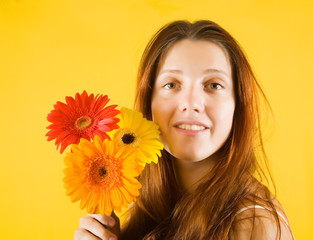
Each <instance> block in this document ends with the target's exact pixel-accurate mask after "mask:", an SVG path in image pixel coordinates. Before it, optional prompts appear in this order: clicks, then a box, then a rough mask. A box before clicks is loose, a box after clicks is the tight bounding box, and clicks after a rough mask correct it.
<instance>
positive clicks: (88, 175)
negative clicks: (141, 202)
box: [64, 136, 143, 216]
mask: <svg viewBox="0 0 313 240" xmlns="http://www.w3.org/2000/svg"><path fill="white" fill-rule="evenodd" d="M135 158H136V154H135V152H134V150H133V149H131V148H125V147H118V146H117V143H116V142H114V141H109V140H108V139H105V140H104V141H102V140H101V139H100V137H99V136H95V138H94V141H93V142H90V141H88V140H85V139H81V141H80V143H79V144H78V145H76V144H73V145H72V152H71V153H68V154H67V155H66V157H65V164H66V166H67V168H66V169H65V170H64V173H65V177H64V183H65V187H66V189H67V192H66V194H67V195H69V196H71V200H72V201H73V202H75V201H79V200H81V202H80V207H81V209H84V208H86V210H87V212H89V213H95V214H97V213H100V214H106V215H108V216H109V215H111V212H112V210H113V209H114V210H117V211H118V212H120V211H121V209H122V208H127V207H128V206H129V204H130V203H132V202H133V201H135V198H136V196H138V195H139V191H138V189H139V188H141V184H140V183H139V182H138V180H137V179H136V178H135V177H137V176H138V175H139V174H140V173H141V171H142V169H143V167H142V166H140V165H139V164H138V163H137V162H136V160H135Z"/></svg>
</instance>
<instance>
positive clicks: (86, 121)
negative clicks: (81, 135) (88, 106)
mask: <svg viewBox="0 0 313 240" xmlns="http://www.w3.org/2000/svg"><path fill="white" fill-rule="evenodd" d="M91 123H92V118H91V117H89V116H81V117H79V118H77V119H76V121H75V128H76V129H77V130H84V129H86V128H88V127H89V126H90V125H91Z"/></svg>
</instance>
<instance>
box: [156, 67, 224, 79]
mask: <svg viewBox="0 0 313 240" xmlns="http://www.w3.org/2000/svg"><path fill="white" fill-rule="evenodd" d="M165 73H175V74H183V71H181V70H178V69H164V70H162V71H161V72H160V73H159V75H163V74H165ZM203 73H204V74H206V73H221V74H223V75H225V76H227V77H229V75H228V74H227V73H226V72H225V71H223V70H221V69H216V68H208V69H205V70H204V71H203Z"/></svg>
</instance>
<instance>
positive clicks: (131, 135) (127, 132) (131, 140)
mask: <svg viewBox="0 0 313 240" xmlns="http://www.w3.org/2000/svg"><path fill="white" fill-rule="evenodd" d="M114 138H116V139H118V143H119V145H120V146H125V145H127V146H132V147H137V146H138V145H139V141H140V138H138V137H137V135H136V133H135V132H134V131H133V130H132V129H130V128H121V129H119V130H118V131H117V132H116V133H115V136H114Z"/></svg>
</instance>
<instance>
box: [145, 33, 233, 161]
mask: <svg viewBox="0 0 313 240" xmlns="http://www.w3.org/2000/svg"><path fill="white" fill-rule="evenodd" d="M151 107H152V117H153V120H154V121H155V122H156V123H158V124H159V126H160V130H161V140H162V142H163V143H164V146H165V149H166V150H167V151H168V152H170V153H171V154H172V155H173V156H174V157H176V158H178V159H181V160H184V161H192V162H196V161H201V160H203V159H206V158H208V157H210V156H211V155H212V154H214V153H215V152H216V151H217V150H219V149H220V148H221V147H222V145H223V144H224V143H225V141H226V139H227V138H228V136H229V134H230V131H231V128H232V122H233V115H234V109H235V97H234V87H233V81H232V72H231V66H230V63H229V59H228V56H227V55H226V53H225V51H224V50H223V49H222V48H221V47H219V46H218V45H217V44H215V43H213V42H209V41H203V40H196V41H192V40H187V39H186V40H181V41H179V42H177V43H175V44H174V46H173V47H171V48H170V50H169V51H168V53H167V54H166V56H165V58H164V61H163V63H162V64H161V66H160V68H159V71H158V74H157V76H156V81H155V84H154V88H153V94H152V106H151Z"/></svg>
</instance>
